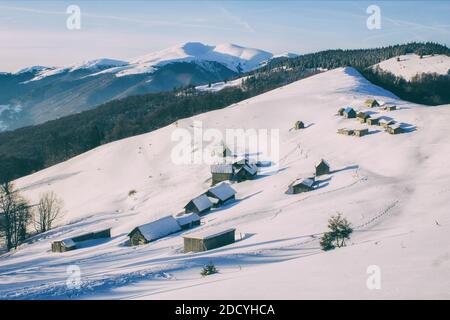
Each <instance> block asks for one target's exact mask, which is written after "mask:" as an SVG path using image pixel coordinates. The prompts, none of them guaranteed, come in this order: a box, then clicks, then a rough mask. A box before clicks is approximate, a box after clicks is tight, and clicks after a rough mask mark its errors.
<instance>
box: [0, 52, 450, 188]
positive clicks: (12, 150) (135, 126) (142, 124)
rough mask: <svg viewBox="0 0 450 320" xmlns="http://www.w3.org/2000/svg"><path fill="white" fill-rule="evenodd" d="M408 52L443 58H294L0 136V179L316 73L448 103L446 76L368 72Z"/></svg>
mask: <svg viewBox="0 0 450 320" xmlns="http://www.w3.org/2000/svg"><path fill="white" fill-rule="evenodd" d="M408 53H416V54H420V55H425V54H432V53H434V54H446V55H450V50H449V48H447V47H445V46H442V45H439V44H435V43H423V44H421V43H410V44H405V45H396V46H389V47H383V48H377V49H359V50H328V51H323V52H318V53H312V54H307V55H303V56H299V57H295V58H280V59H276V60H275V61H273V62H271V63H269V64H268V65H266V66H265V67H263V68H260V69H258V70H256V71H253V72H250V73H248V74H245V75H246V76H248V78H247V79H246V80H245V81H244V82H243V85H242V87H239V88H238V87H236V88H228V89H225V90H222V91H219V92H215V93H211V92H198V91H196V90H195V89H194V88H193V87H188V88H183V89H180V90H174V91H173V92H166V93H156V94H145V95H138V96H132V97H128V98H124V99H121V100H115V101H111V102H109V103H106V104H103V105H101V106H99V107H97V108H96V109H94V110H89V111H85V112H82V113H79V114H76V115H71V116H68V117H64V118H61V119H58V120H54V121H50V122H47V123H44V124H42V125H38V126H33V127H26V128H21V129H18V130H15V131H12V132H5V133H1V134H0V162H1V165H0V178H1V180H11V179H14V178H17V177H20V176H23V175H27V174H29V173H31V172H33V171H36V170H40V169H43V168H45V167H48V166H51V165H53V164H56V163H58V162H61V161H64V160H67V159H69V158H71V157H73V156H76V155H78V154H81V153H83V152H85V151H88V150H90V149H92V148H95V147H97V146H99V145H101V144H105V143H108V142H111V141H115V140H118V139H122V138H125V137H129V136H133V135H137V134H141V133H145V132H149V131H152V130H155V129H157V128H160V127H162V126H165V125H167V124H170V123H171V122H173V121H176V120H177V119H181V118H185V117H189V116H192V115H195V114H198V113H202V112H206V111H210V110H214V109H219V108H223V107H226V106H228V105H230V104H233V103H235V102H238V101H241V100H243V99H246V98H249V97H252V96H255V95H258V94H261V93H263V92H266V91H269V90H272V89H275V88H278V87H280V86H283V85H286V84H288V83H291V82H294V81H296V80H299V79H302V78H305V77H308V76H310V75H313V74H316V73H317V72H319V70H322V69H333V68H337V67H345V66H352V67H355V68H357V69H358V70H359V71H360V72H362V73H363V74H364V75H365V76H366V77H367V78H368V79H369V80H370V81H373V82H374V83H375V84H378V85H380V86H383V87H386V88H387V89H389V90H390V91H392V92H394V93H395V94H397V95H399V96H400V97H402V98H403V99H406V100H410V101H413V102H420V103H427V104H436V103H439V104H441V103H450V99H449V95H448V90H446V89H447V88H448V81H449V79H448V77H447V76H441V77H436V76H434V75H424V76H422V77H420V79H414V81H412V82H410V83H404V82H402V81H400V80H398V79H393V78H392V77H390V76H389V75H386V74H381V73H379V72H377V70H375V71H370V70H369V69H368V67H370V66H372V65H374V64H377V63H379V62H380V61H383V60H386V59H389V58H392V57H395V56H398V55H402V54H408Z"/></svg>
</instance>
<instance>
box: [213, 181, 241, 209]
mask: <svg viewBox="0 0 450 320" xmlns="http://www.w3.org/2000/svg"><path fill="white" fill-rule="evenodd" d="M206 195H207V196H208V197H210V198H213V199H215V200H216V201H217V203H216V204H215V206H221V205H222V204H224V203H225V202H227V201H230V200H234V199H235V196H236V190H234V189H233V188H232V187H231V186H230V185H229V184H228V183H226V182H223V183H221V184H219V185H217V186H215V187H212V188H210V189H209V190H208V191H207V192H206Z"/></svg>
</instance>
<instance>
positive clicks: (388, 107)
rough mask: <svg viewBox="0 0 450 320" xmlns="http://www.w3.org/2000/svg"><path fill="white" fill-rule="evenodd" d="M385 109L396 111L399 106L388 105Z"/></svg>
mask: <svg viewBox="0 0 450 320" xmlns="http://www.w3.org/2000/svg"><path fill="white" fill-rule="evenodd" d="M384 110H386V111H394V110H397V106H387V107H385V108H384Z"/></svg>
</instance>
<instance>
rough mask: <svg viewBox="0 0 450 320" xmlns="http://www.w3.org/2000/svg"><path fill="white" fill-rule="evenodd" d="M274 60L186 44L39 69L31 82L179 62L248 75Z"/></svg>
mask: <svg viewBox="0 0 450 320" xmlns="http://www.w3.org/2000/svg"><path fill="white" fill-rule="evenodd" d="M272 57H273V54H272V53H270V52H267V51H264V50H260V49H255V48H247V47H242V46H239V45H236V44H231V43H224V44H219V45H207V44H204V43H201V42H186V43H181V44H178V45H175V46H172V47H169V48H166V49H163V50H160V51H156V52H152V53H149V54H145V55H142V56H139V57H136V58H132V59H129V60H115V59H108V58H101V59H95V60H89V61H85V62H82V63H80V64H74V65H69V66H64V67H58V68H42V69H40V70H39V69H36V70H35V71H38V73H37V75H36V77H35V78H33V79H32V80H31V81H36V80H41V79H43V78H45V77H48V76H52V75H55V74H59V73H62V72H73V71H77V70H92V71H95V72H93V73H92V74H91V75H98V74H104V73H113V74H115V75H116V76H118V77H121V76H127V75H135V74H143V73H152V72H154V71H155V70H156V69H157V68H158V67H162V66H164V65H167V64H169V63H175V62H205V61H208V62H217V63H220V64H222V65H224V66H225V67H227V68H228V69H230V70H232V71H234V72H247V71H251V70H253V69H255V68H258V67H259V66H262V65H263V64H264V63H266V62H267V61H268V60H270V59H271V58H272Z"/></svg>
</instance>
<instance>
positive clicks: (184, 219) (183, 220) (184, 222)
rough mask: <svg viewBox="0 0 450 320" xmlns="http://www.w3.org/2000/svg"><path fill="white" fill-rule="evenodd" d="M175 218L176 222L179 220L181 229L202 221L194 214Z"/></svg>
mask: <svg viewBox="0 0 450 320" xmlns="http://www.w3.org/2000/svg"><path fill="white" fill-rule="evenodd" d="M174 218H175V220H177V222H178V224H179V225H180V227H182V226H185V225H187V224H189V223H192V222H196V221H200V216H199V215H198V214H196V213H194V212H192V213H186V214H182V215H179V216H175V217H174Z"/></svg>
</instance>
